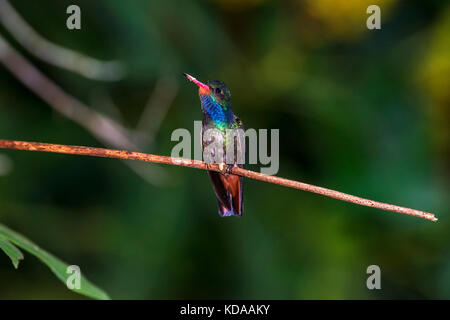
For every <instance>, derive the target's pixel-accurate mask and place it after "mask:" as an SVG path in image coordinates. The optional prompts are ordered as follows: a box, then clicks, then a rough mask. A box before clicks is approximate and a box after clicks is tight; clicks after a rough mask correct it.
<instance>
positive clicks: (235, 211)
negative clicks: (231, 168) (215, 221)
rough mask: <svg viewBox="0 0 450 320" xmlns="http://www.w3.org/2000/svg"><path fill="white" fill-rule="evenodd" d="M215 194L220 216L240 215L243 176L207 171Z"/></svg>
mask: <svg viewBox="0 0 450 320" xmlns="http://www.w3.org/2000/svg"><path fill="white" fill-rule="evenodd" d="M208 174H209V177H210V178H211V182H212V185H213V187H214V191H215V193H216V196H217V204H218V207H219V215H220V216H221V217H229V216H242V211H243V210H242V183H243V180H244V178H242V177H239V176H236V175H222V174H221V173H218V172H214V171H208Z"/></svg>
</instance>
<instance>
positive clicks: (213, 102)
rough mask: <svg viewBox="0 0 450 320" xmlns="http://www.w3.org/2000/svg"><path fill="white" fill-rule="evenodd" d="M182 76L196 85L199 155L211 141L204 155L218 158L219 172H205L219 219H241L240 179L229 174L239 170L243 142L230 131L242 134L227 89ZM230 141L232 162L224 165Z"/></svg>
mask: <svg viewBox="0 0 450 320" xmlns="http://www.w3.org/2000/svg"><path fill="white" fill-rule="evenodd" d="M183 75H184V76H186V78H188V79H189V80H190V81H192V82H193V83H195V84H196V85H197V86H198V94H199V97H200V102H201V109H202V113H203V119H202V131H201V145H202V152H203V155H204V156H205V149H206V148H207V147H208V146H210V144H211V143H212V142H214V145H213V147H211V148H210V147H208V149H207V151H206V154H207V155H209V156H211V157H212V158H215V159H217V158H219V161H218V162H219V168H221V172H216V171H211V170H208V175H209V178H210V180H211V183H212V186H213V189H214V192H215V194H216V198H217V204H218V207H219V215H220V216H221V217H229V216H242V211H243V207H242V187H243V183H244V178H243V177H241V176H237V175H234V174H231V171H232V169H233V167H239V168H243V161H238V157H241V159H245V146H244V144H245V140H243V139H236V136H235V135H233V134H232V132H233V129H242V130H241V131H240V132H243V130H244V125H243V123H242V121H241V120H240V119H239V118H238V117H237V116H236V115H235V114H234V113H233V110H232V109H231V93H230V90H228V88H227V86H226V85H225V83H223V82H222V81H219V80H208V81H207V82H206V83H202V82H200V81H198V80H197V79H195V78H194V77H192V76H190V75H188V74H186V73H183ZM210 129H213V130H212V131H214V132H215V134H214V135H213V136H211V135H209V134H207V132H210V131H211V130H210ZM231 139H233V140H234V141H235V142H234V155H233V157H232V158H231V159H232V160H233V161H232V163H228V162H231V161H225V159H227V157H226V150H227V148H226V147H225V146H226V144H227V142H230V140H231ZM236 140H237V141H236ZM219 148H222V150H219ZM216 156H217V157H216ZM242 157H243V158H242ZM206 162H207V161H206ZM216 162H217V160H216ZM207 165H208V162H207Z"/></svg>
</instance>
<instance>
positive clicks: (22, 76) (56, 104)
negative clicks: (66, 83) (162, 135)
mask: <svg viewBox="0 0 450 320" xmlns="http://www.w3.org/2000/svg"><path fill="white" fill-rule="evenodd" d="M0 1H1V0H0ZM0 63H3V65H4V66H5V67H6V69H8V70H9V71H10V72H11V73H12V74H13V75H14V76H15V77H16V78H17V79H18V80H20V81H21V82H22V83H23V84H24V85H25V86H26V87H27V88H28V89H30V90H31V91H32V92H34V93H35V94H36V95H37V96H39V97H40V98H41V99H42V100H44V101H45V102H46V103H47V104H48V105H49V106H50V107H52V108H53V109H54V110H55V111H57V112H59V113H60V114H62V115H63V116H65V117H66V118H68V119H70V120H72V121H74V122H76V123H77V124H79V125H80V126H81V127H83V128H84V129H86V130H87V131H88V132H90V133H91V134H92V135H93V136H94V137H95V138H97V140H99V141H100V142H102V143H103V144H105V145H106V146H108V147H112V148H130V149H138V146H136V144H135V142H134V139H133V138H132V136H133V133H132V132H131V130H129V129H127V128H125V127H123V126H122V125H121V124H119V123H117V122H116V121H114V120H113V119H111V118H110V117H108V116H106V115H104V114H102V113H99V112H97V111H95V110H93V109H92V108H89V107H88V106H87V105H85V104H84V103H82V102H81V101H79V100H77V99H76V98H75V97H73V96H71V95H69V94H68V93H66V92H65V91H64V90H63V89H62V88H61V87H59V86H58V85H57V84H56V83H54V82H53V81H52V80H50V79H49V78H48V77H47V76H46V75H45V74H43V73H42V72H41V71H39V70H38V69H37V68H36V67H35V66H33V65H32V64H31V63H30V62H29V61H28V60H27V59H25V57H23V56H22V55H21V54H20V53H19V52H17V51H16V50H15V49H14V48H13V47H11V46H10V44H9V43H8V42H7V41H6V40H5V39H4V38H3V37H2V36H1V35H0ZM126 164H127V166H129V167H130V168H131V169H132V170H133V171H134V172H136V173H137V174H138V175H141V176H142V172H143V170H142V169H139V168H136V166H137V165H136V164H133V163H129V162H126ZM155 171H159V172H156V174H155V175H156V176H159V177H161V178H162V179H164V176H165V175H164V172H163V171H162V169H161V168H153V169H152V173H153V172H155ZM142 177H143V178H144V179H145V180H146V181H147V182H151V183H153V184H155V183H158V182H157V181H156V180H157V179H156V178H155V179H153V180H152V179H151V174H149V173H147V174H146V175H145V176H142Z"/></svg>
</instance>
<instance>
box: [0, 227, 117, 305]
mask: <svg viewBox="0 0 450 320" xmlns="http://www.w3.org/2000/svg"><path fill="white" fill-rule="evenodd" d="M3 237H4V238H6V239H4V238H3ZM0 239H3V240H4V242H3V243H5V241H6V243H9V241H10V242H12V243H14V244H15V245H17V246H18V247H20V248H22V249H23V250H25V251H28V252H29V253H31V254H33V255H34V256H36V257H37V258H39V259H40V260H41V261H42V262H43V263H45V264H46V265H47V266H48V267H49V268H50V270H52V271H53V273H54V274H55V275H56V277H58V279H60V280H61V281H62V282H63V283H64V285H66V283H67V279H68V278H69V277H71V276H72V274H71V273H67V272H66V271H67V267H68V266H69V265H68V264H66V263H64V262H62V261H61V260H59V259H58V258H56V257H55V256H54V255H52V254H51V253H49V252H47V251H45V250H43V249H42V248H40V247H39V246H37V245H36V244H35V243H33V242H32V241H30V240H29V239H27V238H26V237H24V236H23V235H21V234H19V233H17V232H15V231H13V230H11V229H9V228H8V227H6V226H4V225H2V224H0ZM8 240H9V241H8ZM9 245H10V246H8V245H2V242H1V240H0V247H1V248H2V249H3V251H5V252H6V254H7V255H8V256H9V257H11V255H10V254H11V253H12V254H14V258H17V260H20V258H19V257H21V258H23V256H22V253H21V252H20V251H19V250H18V249H17V248H15V247H14V246H13V245H12V244H11V243H9ZM5 248H7V250H6V249H5ZM11 248H14V249H15V251H14V249H13V251H11ZM17 252H19V254H20V256H18V255H17ZM11 260H13V264H14V266H16V264H15V260H14V259H13V258H12V257H11ZM17 264H18V261H17ZM16 268H17V267H16ZM71 290H72V291H75V292H76V293H79V294H82V295H85V296H87V297H90V298H94V299H101V300H109V299H110V298H109V296H108V295H107V294H106V293H105V292H104V291H103V290H101V289H100V288H98V287H97V286H95V285H94V284H92V283H91V282H90V281H89V280H87V279H86V277H84V276H83V275H82V274H81V279H80V289H76V288H75V289H71Z"/></svg>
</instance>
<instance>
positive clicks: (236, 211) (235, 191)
mask: <svg viewBox="0 0 450 320" xmlns="http://www.w3.org/2000/svg"><path fill="white" fill-rule="evenodd" d="M206 128H207V126H205V127H204V128H202V133H203V131H204V130H206ZM202 136H203V134H202ZM205 138H206V137H205ZM214 139H223V136H215V137H214ZM243 141H244V142H242V139H236V140H235V153H234V164H231V165H232V166H239V167H243V165H242V164H238V161H237V159H238V152H245V147H244V146H243V145H242V144H243V143H245V139H244V140H243ZM211 142H212V141H210V140H205V139H202V146H203V148H202V149H203V150H204V147H205V146H206V145H208V144H209V143H211ZM216 142H217V141H216ZM219 144H220V145H224V144H222V143H221V141H220V143H219ZM209 150H210V151H211V153H215V150H214V149H209ZM242 150H243V151H242ZM212 156H214V155H213V154H212ZM225 159H226V155H224V157H223V162H225ZM244 159H245V157H244ZM208 175H209V177H210V179H211V184H212V186H213V189H214V192H215V194H216V197H217V203H218V207H219V215H220V216H222V217H227V216H233V215H237V216H241V215H242V186H243V182H244V178H243V177H240V176H237V175H233V174H222V173H219V172H215V171H208Z"/></svg>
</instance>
